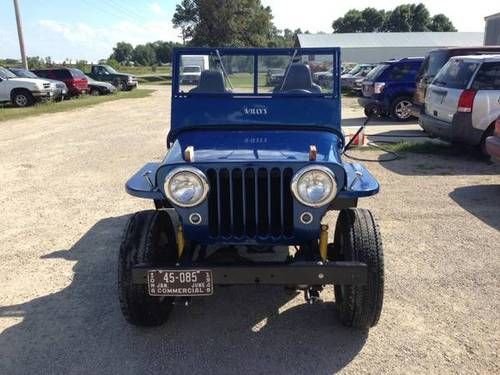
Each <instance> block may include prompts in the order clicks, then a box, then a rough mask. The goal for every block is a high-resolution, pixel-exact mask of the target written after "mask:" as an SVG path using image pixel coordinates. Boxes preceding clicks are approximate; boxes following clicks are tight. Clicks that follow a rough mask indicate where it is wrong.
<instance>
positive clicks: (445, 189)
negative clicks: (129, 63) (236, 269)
mask: <svg viewBox="0 0 500 375" xmlns="http://www.w3.org/2000/svg"><path fill="white" fill-rule="evenodd" d="M169 115H170V113H169V93H168V92H167V89H166V88H161V90H160V91H157V92H156V93H155V94H154V95H153V96H152V97H149V98H145V99H135V100H121V101H117V102H112V103H104V104H101V105H98V106H95V107H91V108H86V109H81V110H76V111H72V112H66V113H57V114H51V115H43V116H39V117H36V118H30V119H27V120H16V121H10V122H5V123H2V124H0V150H1V152H0V168H1V170H2V179H1V188H0V209H1V211H2V220H1V221H0V257H1V262H0V285H1V289H0V374H40V373H43V374H52V373H61V374H62V373H64V374H88V373H92V374H101V373H102V374H110V373H120V374H140V373H163V374H183V373H214V374H226V373H227V374H229V373H231V374H234V373H252V374H261V373H262V374H268V373H276V374H289V373H308V374H331V373H335V372H345V373H355V374H359V373H377V374H378V373H422V374H423V373H425V374H427V373H464V374H470V373H499V371H500V368H499V367H500V364H499V358H498V348H499V347H500V345H499V334H500V327H499V322H500V319H499V318H500V316H499V315H500V314H499V311H500V305H499V301H500V284H499V276H498V275H499V274H500V259H499V245H498V244H499V243H500V232H499V231H500V168H499V167H498V166H495V165H490V164H487V163H484V162H481V161H477V160H469V159H465V158H451V157H440V156H423V155H413V154H409V155H407V156H406V157H405V158H403V159H400V160H397V161H394V162H390V163H370V165H369V168H370V169H371V171H372V172H373V174H374V175H375V176H376V177H377V178H378V179H379V180H380V182H381V186H382V191H381V193H380V194H379V195H377V196H376V197H373V198H368V199H366V200H362V201H361V206H363V207H370V208H371V209H373V211H374V212H375V214H376V215H377V216H378V218H379V221H380V226H381V230H382V235H383V240H384V246H385V257H386V294H385V303H384V310H383V313H382V317H381V320H380V322H379V325H378V326H377V327H376V328H374V329H372V330H370V332H369V334H368V333H364V332H359V331H352V330H349V329H346V328H343V327H342V326H341V325H340V324H339V323H338V322H337V320H336V318H335V313H334V303H333V296H332V293H331V292H330V291H328V292H324V293H323V297H324V299H325V302H324V303H322V304H316V305H312V306H309V305H305V304H304V301H303V298H302V295H300V294H297V295H292V296H290V295H287V294H285V293H284V292H283V290H282V289H281V288H275V287H229V288H220V289H218V290H217V291H216V293H215V295H214V296H213V297H211V298H207V299H198V300H196V301H195V302H194V303H193V304H192V305H191V306H190V307H188V308H186V307H181V306H177V307H176V308H175V309H174V312H173V314H172V316H171V319H170V320H169V322H168V323H167V324H166V325H164V326H162V327H160V328H154V329H139V328H134V327H132V326H130V325H128V324H126V323H125V322H124V320H123V318H122V316H121V314H120V311H119V306H118V302H117V295H116V285H115V279H116V260H117V250H118V247H119V241H120V237H121V234H122V230H123V227H124V225H125V223H126V221H127V219H128V217H129V215H130V213H132V212H134V211H137V210H141V209H145V208H150V207H151V204H150V203H149V202H148V201H142V200H139V199H135V198H132V197H130V196H128V195H126V193H125V192H124V189H123V184H124V182H125V181H126V179H127V178H128V177H129V176H130V175H131V174H132V173H133V172H134V171H135V170H136V169H138V168H139V167H140V166H141V165H142V163H144V162H146V161H150V160H159V159H160V158H162V157H163V155H164V152H165V135H166V131H167V127H168V118H169ZM359 155H361V156H362V157H377V156H378V154H377V153H375V152H363V153H360V154H359ZM333 219H334V215H332V216H331V217H328V220H329V221H330V225H331V227H333V224H334V222H333Z"/></svg>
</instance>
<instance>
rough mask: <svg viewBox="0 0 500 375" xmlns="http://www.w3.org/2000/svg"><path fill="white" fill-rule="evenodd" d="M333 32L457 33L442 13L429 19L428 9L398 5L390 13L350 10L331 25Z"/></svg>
mask: <svg viewBox="0 0 500 375" xmlns="http://www.w3.org/2000/svg"><path fill="white" fill-rule="evenodd" d="M332 28H333V32H335V33H356V32H373V31H392V32H405V31H456V29H455V27H454V26H453V23H452V22H451V21H450V20H449V19H448V18H447V17H446V16H444V15H443V14H438V15H435V16H434V17H432V18H431V16H430V13H429V10H428V9H427V7H426V6H425V5H424V4H422V3H420V4H401V5H399V6H397V7H395V8H394V9H393V10H390V11H387V12H386V11H384V10H377V9H375V8H365V9H363V10H362V11H359V10H356V9H351V10H349V11H348V12H347V13H346V14H345V15H344V16H343V17H340V18H337V19H336V20H335V21H333V23H332Z"/></svg>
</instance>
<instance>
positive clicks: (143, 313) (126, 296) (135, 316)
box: [118, 210, 177, 326]
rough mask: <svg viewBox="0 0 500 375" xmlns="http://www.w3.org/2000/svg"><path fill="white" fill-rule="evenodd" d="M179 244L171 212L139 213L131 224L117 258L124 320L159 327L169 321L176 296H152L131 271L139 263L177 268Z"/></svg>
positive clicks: (132, 219) (132, 218)
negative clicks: (134, 281) (134, 277)
mask: <svg viewBox="0 0 500 375" xmlns="http://www.w3.org/2000/svg"><path fill="white" fill-rule="evenodd" d="M176 262H177V245H176V238H175V231H174V226H173V224H172V221H171V219H170V216H169V215H168V213H166V212H164V211H155V210H149V211H140V212H137V213H136V214H135V215H134V216H132V217H131V219H130V220H129V222H128V225H127V228H126V230H125V234H124V237H123V241H122V244H121V246H120V254H119V259H118V292H119V300H120V307H121V311H122V314H123V316H124V317H125V319H126V320H127V321H128V322H129V323H131V324H134V325H137V326H158V325H161V324H163V323H164V322H166V321H167V319H168V316H169V313H170V311H171V310H172V307H173V302H174V298H173V297H152V296H150V295H149V294H148V288H147V285H145V284H134V283H133V282H132V268H133V266H134V265H137V264H140V263H146V264H151V265H154V264H162V265H163V266H165V265H167V266H168V265H175V263H176Z"/></svg>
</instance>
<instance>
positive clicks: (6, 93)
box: [0, 66, 56, 107]
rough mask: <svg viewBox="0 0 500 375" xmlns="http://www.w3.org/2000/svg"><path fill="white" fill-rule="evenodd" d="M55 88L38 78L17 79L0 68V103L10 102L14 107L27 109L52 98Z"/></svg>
mask: <svg viewBox="0 0 500 375" xmlns="http://www.w3.org/2000/svg"><path fill="white" fill-rule="evenodd" d="M55 90H56V87H55V85H54V84H51V83H50V82H49V81H46V80H43V79H40V78H19V77H17V76H16V75H15V74H14V73H12V72H11V71H10V70H8V69H5V68H4V67H1V66H0V102H3V103H5V102H11V103H12V104H13V105H15V106H16V107H28V106H30V105H33V104H34V103H36V102H39V101H44V100H50V99H52V98H53V97H54V92H55Z"/></svg>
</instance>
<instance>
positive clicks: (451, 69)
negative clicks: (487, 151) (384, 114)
mask: <svg viewBox="0 0 500 375" xmlns="http://www.w3.org/2000/svg"><path fill="white" fill-rule="evenodd" d="M499 115H500V55H475V56H456V57H452V58H451V59H450V60H449V61H448V62H447V63H446V65H444V66H443V68H442V69H441V70H440V71H439V73H438V74H437V75H436V77H435V78H434V80H433V81H432V84H431V85H430V86H429V87H428V89H427V93H426V96H425V109H424V111H423V113H422V114H421V116H420V118H419V124H420V126H422V128H423V129H424V130H425V131H426V132H428V133H430V134H432V135H435V136H438V137H440V138H442V139H445V140H448V141H452V142H458V143H465V144H469V145H473V146H480V147H481V149H482V150H483V151H484V143H485V139H486V137H488V136H489V135H491V134H493V128H494V123H495V120H496V119H497V117H498V116H499Z"/></svg>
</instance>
